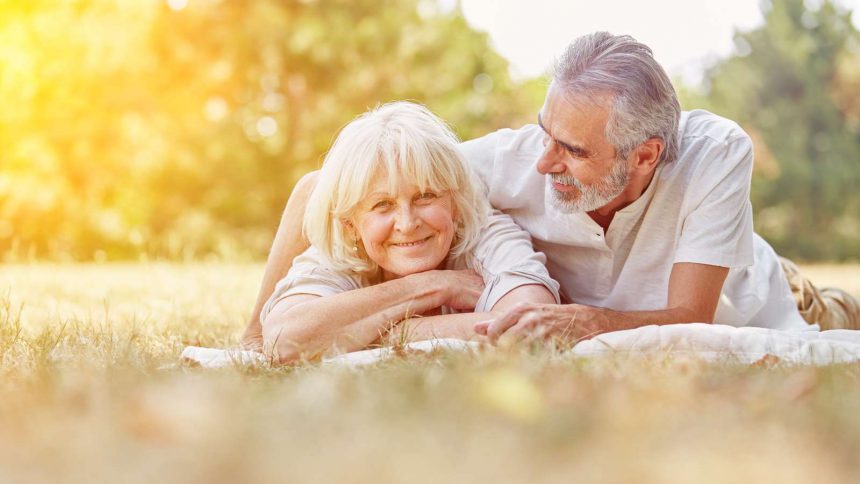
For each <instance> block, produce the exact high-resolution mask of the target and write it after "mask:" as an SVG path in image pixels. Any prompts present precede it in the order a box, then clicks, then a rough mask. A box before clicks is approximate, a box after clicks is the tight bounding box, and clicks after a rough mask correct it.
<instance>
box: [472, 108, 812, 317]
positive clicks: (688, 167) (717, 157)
mask: <svg viewBox="0 0 860 484" xmlns="http://www.w3.org/2000/svg"><path fill="white" fill-rule="evenodd" d="M679 131H680V136H681V143H680V144H681V149H680V153H679V156H678V159H676V160H674V161H672V162H669V163H661V164H660V165H658V167H657V169H656V172H655V174H654V177H653V179H652V180H651V183H650V184H649V185H648V188H647V189H646V190H645V192H644V193H643V194H642V196H641V197H640V198H638V199H637V200H636V201H635V202H633V203H632V204H630V205H629V206H627V207H625V208H624V209H622V210H619V211H618V212H617V213H616V214H615V217H614V218H613V220H612V223H611V224H610V226H609V229H608V231H607V232H606V234H605V235H604V233H603V229H602V228H601V227H600V226H599V225H598V224H597V223H596V222H595V221H594V220H592V219H591V218H590V217H589V216H588V215H587V214H586V213H574V214H569V213H564V212H562V211H560V210H558V209H557V208H555V206H554V205H553V203H552V196H553V195H552V192H551V190H552V187H551V186H550V185H549V184H548V181H547V177H546V176H544V175H541V174H539V173H538V172H537V170H536V167H535V165H536V164H537V160H538V158H539V156H540V154H541V152H542V151H543V141H542V139H543V131H542V130H541V129H540V127H538V126H536V125H528V126H525V127H523V128H521V129H518V130H509V129H504V130H500V131H496V132H495V133H491V134H489V135H487V136H484V137H481V138H478V139H475V140H471V141H467V142H465V143H463V144H462V145H461V149H462V151H463V153H464V154H465V156H466V159H467V160H469V163H470V165H471V166H472V168H473V170H474V171H475V172H476V173H477V174H478V177H479V178H480V180H481V182H482V183H483V184H484V187H485V189H486V191H487V194H488V196H489V199H490V203H491V204H492V205H493V207H494V208H497V209H499V210H502V211H503V212H505V213H507V214H509V215H510V216H511V217H512V218H513V219H514V221H516V222H517V224H519V225H520V226H521V227H523V228H524V229H525V230H527V231H528V232H529V233H530V234H531V235H532V240H533V243H534V246H535V249H536V250H539V251H541V252H543V253H544V254H546V256H547V268H548V269H549V272H550V275H551V276H552V277H553V278H554V279H555V280H557V281H558V282H559V283H560V284H561V290H562V300H563V302H576V303H581V304H588V305H592V306H599V307H605V308H609V309H614V310H620V311H636V310H659V309H665V308H666V305H667V300H668V288H669V275H670V273H671V271H672V265H673V264H675V263H679V262H694V263H699V264H709V265H715V266H721V267H728V268H729V269H730V270H729V275H728V277H727V279H726V282H725V284H724V285H723V291H722V294H721V296H720V302H719V304H718V307H717V312H716V315H715V320H714V322H716V323H722V324H730V325H734V326H744V325H750V326H762V327H768V328H779V329H800V328H814V326H809V325H808V324H807V323H806V322H805V321H804V320H803V318H802V317H801V316H800V314H799V313H798V311H797V308H796V305H795V302H794V299H793V298H792V296H791V292H790V290H789V287H788V282H787V281H786V279H785V276H784V275H783V273H782V270H781V268H780V265H779V261H778V259H777V257H776V254H775V253H774V252H773V249H771V247H770V246H769V245H768V244H767V243H766V242H765V241H764V240H763V239H761V238H760V237H758V236H757V235H755V234H753V228H752V207H751V205H750V200H749V190H750V180H751V176H752V166H753V154H752V143H751V142H750V139H749V136H747V134H746V133H744V131H743V130H742V129H741V128H740V127H739V126H738V125H737V124H735V123H734V122H732V121H729V120H727V119H724V118H721V117H719V116H716V115H714V114H711V113H708V112H706V111H700V110H697V111H692V112H685V113H683V114H682V116H681V122H680V125H679Z"/></svg>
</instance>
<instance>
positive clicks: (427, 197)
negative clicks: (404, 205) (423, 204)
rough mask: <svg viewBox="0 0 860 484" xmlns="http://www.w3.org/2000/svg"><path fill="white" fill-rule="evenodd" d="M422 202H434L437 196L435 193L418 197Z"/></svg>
mask: <svg viewBox="0 0 860 484" xmlns="http://www.w3.org/2000/svg"><path fill="white" fill-rule="evenodd" d="M418 198H419V199H420V200H433V199H434V198H436V194H435V193H433V192H424V193H422V194H421V195H418Z"/></svg>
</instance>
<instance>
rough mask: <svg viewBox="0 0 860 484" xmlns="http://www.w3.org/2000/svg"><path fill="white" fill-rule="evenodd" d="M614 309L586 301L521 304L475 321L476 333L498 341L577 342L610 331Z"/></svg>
mask: <svg viewBox="0 0 860 484" xmlns="http://www.w3.org/2000/svg"><path fill="white" fill-rule="evenodd" d="M610 313H611V311H608V310H605V309H602V308H595V307H591V306H584V305H582V304H535V303H519V304H517V305H515V306H514V307H512V308H511V309H509V310H507V311H505V312H503V313H502V314H500V315H499V316H498V317H496V318H495V319H492V320H490V321H482V322H480V323H476V324H475V332H476V333H478V334H482V335H486V336H487V338H488V339H489V340H490V341H492V342H495V341H496V340H498V338H499V337H500V336H502V335H504V338H505V339H511V340H522V339H557V340H560V341H561V342H565V343H575V342H577V341H580V340H583V339H588V338H590V337H592V336H594V335H596V334H599V333H602V332H604V331H608V330H610V328H609V326H610V322H611V319H610V317H609V314H610Z"/></svg>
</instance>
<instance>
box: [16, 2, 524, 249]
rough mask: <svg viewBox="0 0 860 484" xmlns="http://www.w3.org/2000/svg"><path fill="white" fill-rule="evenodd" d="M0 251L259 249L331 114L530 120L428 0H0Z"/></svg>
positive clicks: (493, 124) (478, 47) (479, 36)
mask: <svg viewBox="0 0 860 484" xmlns="http://www.w3.org/2000/svg"><path fill="white" fill-rule="evenodd" d="M0 65H3V69H2V71H0V99H2V100H3V109H2V110H0V146H2V150H0V254H2V253H9V252H10V251H11V252H16V251H17V252H21V251H25V252H26V251H29V252H31V253H34V254H35V255H36V256H38V257H51V258H64V257H68V258H74V259H84V260H85V259H90V258H92V257H95V258H97V259H99V258H105V257H107V258H111V259H117V258H127V257H135V256H137V255H138V254H141V253H142V254H148V255H151V256H156V257H169V258H186V257H201V256H206V255H207V254H219V255H221V256H224V257H228V258H235V257H247V256H261V255H264V254H265V251H266V250H267V248H268V244H269V243H270V241H271V236H272V234H273V232H274V228H275V226H276V224H277V221H278V218H279V214H280V211H281V209H282V208H283V205H284V203H285V201H286V199H287V197H288V195H289V191H290V189H291V187H292V185H293V184H294V183H295V182H296V181H297V180H298V178H299V177H300V176H301V175H302V174H303V173H305V172H307V171H310V170H312V169H314V168H316V167H317V166H318V165H319V162H320V160H321V156H322V155H323V153H324V152H325V150H326V149H327V148H328V147H329V145H330V143H331V141H332V140H333V139H334V136H335V135H336V133H337V131H338V129H339V128H340V127H341V126H343V125H344V124H346V123H347V122H348V121H350V120H351V119H352V118H353V117H354V116H356V115H358V114H359V113H361V112H363V111H365V110H367V109H368V108H370V107H373V106H374V105H376V104H378V103H380V102H385V101H389V100H394V99H411V100H416V101H419V102H423V103H425V104H427V105H428V106H429V107H430V109H432V110H434V111H435V112H436V113H437V114H439V115H440V116H441V117H443V118H444V119H447V120H448V121H449V122H450V123H451V124H452V125H453V126H454V128H455V130H456V131H457V132H458V133H459V134H460V135H461V136H463V137H464V138H468V137H473V136H477V135H480V134H483V133H486V132H487V131H490V130H492V129H495V128H497V127H501V126H511V125H516V124H518V123H522V122H525V121H527V120H531V118H532V117H533V113H534V112H535V111H536V109H537V108H538V107H539V103H536V102H535V100H534V99H533V97H534V96H529V95H518V92H517V86H516V85H515V84H514V83H513V82H512V81H511V80H510V79H509V77H508V74H507V63H506V62H505V61H504V60H503V59H502V58H501V57H500V56H499V55H497V54H496V53H495V52H494V51H493V50H492V49H491V48H490V47H489V42H488V39H487V37H486V35H485V34H483V33H478V32H475V31H473V30H472V29H471V28H470V27H469V26H468V25H467V24H466V22H465V21H464V19H463V17H462V15H461V13H460V12H459V10H457V9H454V10H451V11H442V10H440V9H439V7H438V4H437V2H435V1H433V0H429V1H428V0H422V1H419V0H398V1H395V0H317V1H314V0H291V1H284V0H257V1H254V2H244V1H226V0H225V1H220V0H191V1H185V0H169V1H167V2H154V1H150V2H116V1H113V0H91V1H70V2H64V3H62V4H57V2H53V1H50V0H44V1H32V2H17V1H15V0H0Z"/></svg>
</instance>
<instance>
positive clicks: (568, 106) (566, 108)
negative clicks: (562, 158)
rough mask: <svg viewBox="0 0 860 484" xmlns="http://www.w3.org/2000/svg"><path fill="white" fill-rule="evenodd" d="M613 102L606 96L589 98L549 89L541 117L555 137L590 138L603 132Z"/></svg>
mask: <svg viewBox="0 0 860 484" xmlns="http://www.w3.org/2000/svg"><path fill="white" fill-rule="evenodd" d="M610 102H611V101H610V98H608V96H604V95H598V96H597V97H590V96H587V95H573V94H567V93H563V92H553V91H550V92H549V93H548V94H547V99H546V101H545V102H544V105H543V107H542V108H541V110H540V112H539V113H538V119H539V122H540V123H541V125H542V126H543V127H544V129H546V130H548V131H549V132H550V133H551V134H552V135H553V136H556V137H563V136H565V135H567V136H569V137H573V138H582V137H588V138H591V137H593V136H594V135H602V134H603V133H604V131H605V127H606V122H607V121H608V119H609V108H608V105H609V103H610ZM571 141H575V140H571ZM581 141H585V140H584V139H583V140H581Z"/></svg>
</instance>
